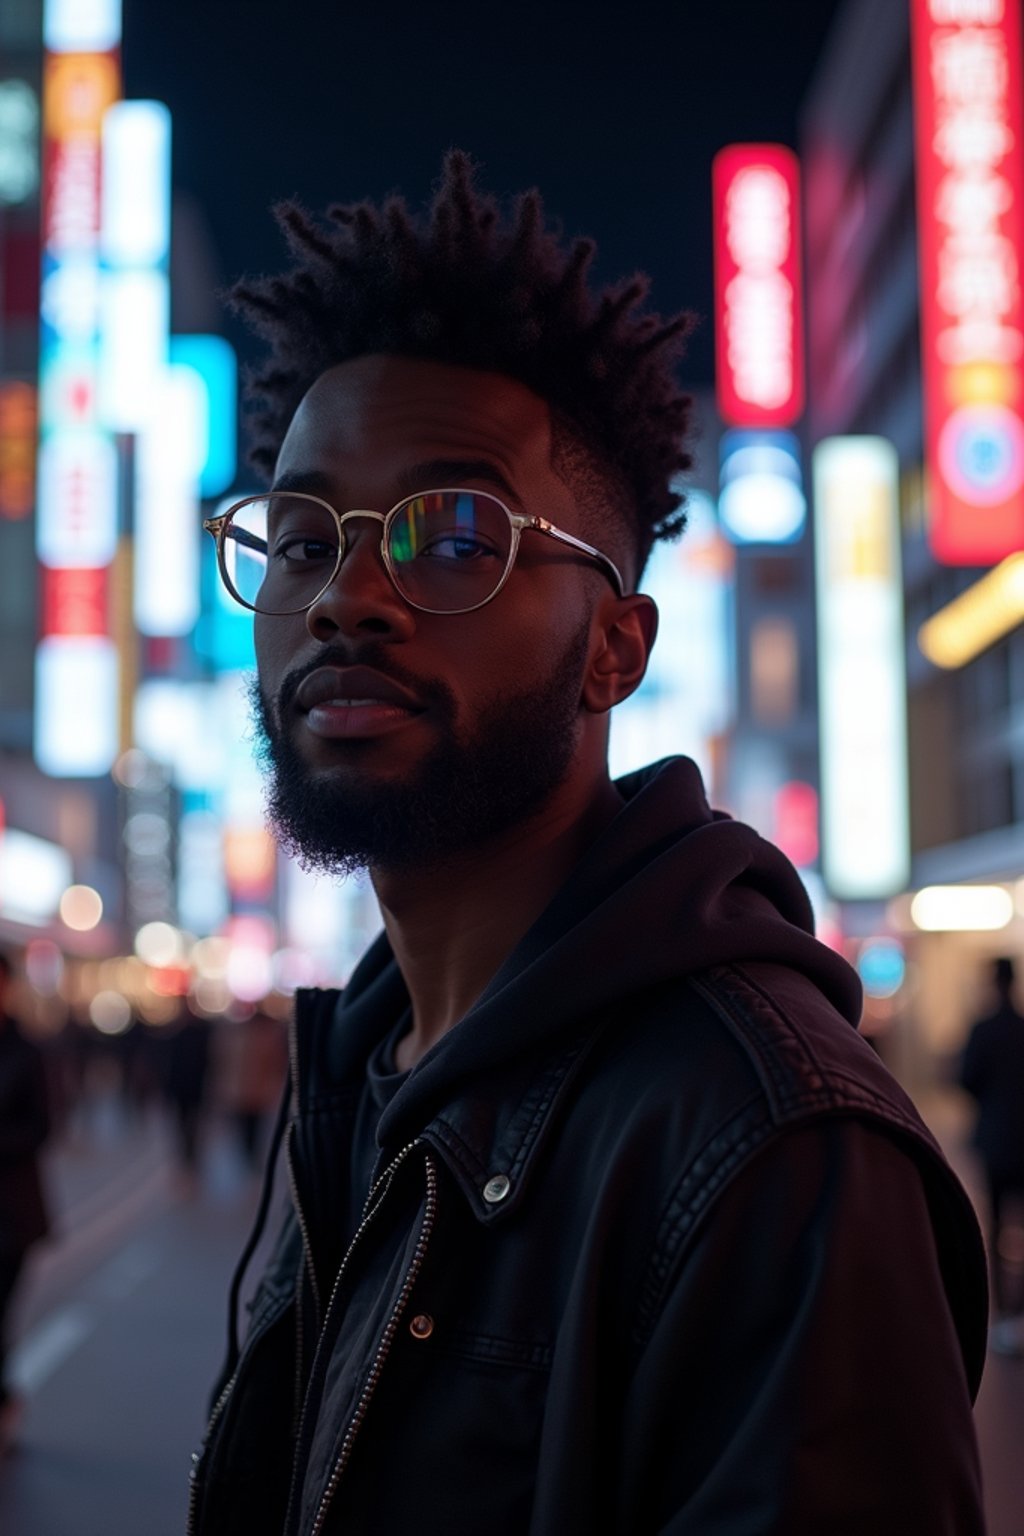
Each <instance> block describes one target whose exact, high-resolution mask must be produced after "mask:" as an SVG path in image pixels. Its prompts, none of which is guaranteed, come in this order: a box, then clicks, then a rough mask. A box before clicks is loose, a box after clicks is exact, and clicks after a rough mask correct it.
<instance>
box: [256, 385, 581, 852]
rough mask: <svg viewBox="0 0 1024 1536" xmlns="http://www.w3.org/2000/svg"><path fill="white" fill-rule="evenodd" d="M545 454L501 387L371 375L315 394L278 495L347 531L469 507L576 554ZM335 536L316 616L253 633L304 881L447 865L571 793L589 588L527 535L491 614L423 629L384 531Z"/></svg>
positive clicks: (573, 567) (529, 416) (260, 704)
mask: <svg viewBox="0 0 1024 1536" xmlns="http://www.w3.org/2000/svg"><path fill="white" fill-rule="evenodd" d="M550 449H551V431H550V419H549V414H548V410H547V407H546V406H545V404H544V403H543V401H541V400H540V399H539V397H537V396H536V395H534V394H533V393H532V391H530V390H529V389H527V388H526V387H525V386H524V385H521V384H519V383H517V382H516V381H514V380H512V379H508V378H505V377H504V376H502V375H498V374H492V373H484V372H478V371H477V370H474V369H469V368H459V367H454V366H448V365H442V364H436V363H430V362H426V361H422V360H418V359H409V358H398V357H365V358H360V359H357V360H355V361H353V362H349V363H344V364H341V365H339V366H338V367H335V368H332V369H330V370H329V371H328V372H327V373H325V374H324V375H322V377H321V378H320V379H318V381H317V382H316V384H314V385H313V387H312V388H311V389H310V391H309V392H308V394H307V395H306V397H305V399H304V400H303V401H302V404H301V405H300V407H299V409H298V411H297V412H296V415H295V418H294V420H293V422H292V424H291V427H290V428H289V431H288V434H287V436H286V438H285V441H284V444H283V445H282V449H281V453H280V456H279V459H278V464H277V474H276V478H275V486H276V487H278V488H284V489H290V490H294V491H307V492H311V493H313V494H315V495H318V496H321V497H323V498H324V499H325V500H326V501H328V502H330V504H331V505H332V506H333V507H334V508H335V509H336V510H337V511H338V512H340V513H345V512H347V511H349V510H351V509H353V508H366V509H370V510H373V511H378V512H386V511H387V510H388V509H389V508H390V507H392V506H393V505H394V504H395V503H396V502H397V501H399V500H400V499H401V498H402V497H403V496H404V495H408V494H409V493H410V492H411V491H417V490H424V491H425V490H431V489H434V488H437V487H440V486H467V487H476V488H479V489H481V490H490V491H494V492H495V493H496V494H497V495H499V496H500V497H501V499H502V500H503V501H504V502H505V503H506V504H507V505H508V506H509V507H510V508H511V509H512V511H513V512H526V513H530V514H540V515H542V516H544V517H545V518H547V519H548V520H549V521H550V522H553V523H555V524H557V525H558V526H559V527H561V528H563V529H565V530H566V531H567V532H570V533H575V534H577V535H578V536H580V537H583V538H586V537H587V530H586V528H585V527H584V525H583V522H582V519H581V516H580V513H579V510H578V508H577V506H576V505H575V503H574V500H573V497H572V495H571V493H570V491H569V490H568V488H567V486H566V485H565V484H564V482H563V481H562V480H560V479H559V478H558V476H557V475H556V474H555V473H554V472H553V470H552V469H551V467H550ZM345 533H346V537H347V540H348V546H347V551H346V555H345V559H344V561H343V563H342V567H341V570H340V571H339V572H338V574H337V576H336V578H335V580H334V582H333V583H332V585H331V587H330V588H329V589H328V592H327V593H326V594H325V595H324V596H323V597H322V598H321V599H320V600H318V602H317V603H316V604H315V605H314V606H313V608H312V609H310V610H309V612H308V613H305V614H298V615H294V616H290V617H269V616H257V618H256V653H257V660H258V668H259V676H258V683H257V685H256V687H255V688H254V690H253V704H254V711H255V716H256V722H257V728H258V730H259V732H260V734H261V737H262V740H263V747H264V755H265V757H266V759H267V761H268V762H269V765H270V767H271V770H272V783H271V796H270V816H271V821H272V824H273V825H274V827H275V830H276V831H277V833H278V835H279V836H280V838H281V839H282V841H283V843H284V844H285V846H286V847H289V848H290V849H292V850H293V851H295V852H296V853H297V854H298V855H299V857H300V858H301V859H302V860H303V861H304V862H305V863H306V864H308V865H310V866H313V867H317V868H323V869H332V870H349V869H354V868H359V867H364V866H368V867H370V868H371V869H374V870H378V871H387V870H399V869H405V868H424V867H431V866H432V865H440V864H443V863H444V861H445V859H446V858H448V857H450V856H451V855H453V854H455V853H457V852H459V851H460V850H462V849H464V848H467V847H469V846H474V845H479V844H480V843H481V842H482V841H485V840H486V839H487V838H489V837H493V836H496V835H498V834H500V833H501V832H504V831H506V830H507V829H509V828H511V827H514V826H516V825H518V824H519V823H520V822H521V821H522V820H523V819H524V818H525V817H526V816H528V815H529V814H530V813H531V812H533V811H537V810H540V809H542V808H543V806H544V804H545V802H546V801H547V800H548V799H549V798H550V797H551V796H552V794H553V793H554V791H555V790H556V789H558V788H559V786H561V785H563V784H565V783H566V782H567V781H571V779H572V775H573V773H574V770H575V768H576V767H577V759H578V750H579V745H580V739H581V732H582V729H583V726H584V724H585V721H586V711H585V710H584V708H583V706H582V704H581V686H582V680H583V677H584V673H585V670H586V667H587V662H588V654H589V650H590V629H591V624H590V619H591V613H592V609H593V604H594V593H595V576H594V574H593V571H592V569H589V568H588V567H587V566H586V565H581V563H580V561H579V560H578V558H577V557H576V556H574V555H573V554H572V552H571V551H569V550H567V549H566V548H565V547H564V546H560V545H559V544H557V543H556V542H555V541H553V540H550V539H547V538H544V537H543V536H542V535H539V534H536V533H530V532H528V533H525V534H524V535H523V538H522V542H521V545H520V549H519V555H518V557H517V560H516V565H515V568H514V570H513V572H512V574H511V576H510V577H509V580H508V581H507V583H506V585H505V586H504V588H503V589H502V591H501V592H500V593H499V594H498V596H497V597H496V598H494V600H493V601H492V602H490V603H488V604H487V605H486V606H484V607H483V608H479V609H477V610H476V611H474V612H471V613H465V614H428V613H421V612H419V611H417V610H416V609H413V608H411V607H409V606H408V604H407V603H405V601H404V600H403V599H402V598H401V597H400V596H399V594H398V593H397V592H396V590H395V589H394V587H393V586H392V584H391V582H390V580H389V578H388V576H387V573H386V571H385V569H384V566H383V562H382V560H381V555H380V538H381V525H380V523H379V522H376V521H374V520H372V519H369V518H368V519H365V520H363V519H353V520H352V521H350V522H348V523H346V524H345ZM602 580H603V578H601V577H597V578H596V582H597V586H598V589H600V583H601V582H602ZM609 590H610V589H609ZM353 669H358V671H354V670H353ZM351 699H357V700H365V701H367V702H363V703H356V704H349V703H345V702H344V701H346V700H351Z"/></svg>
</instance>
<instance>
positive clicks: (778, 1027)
mask: <svg viewBox="0 0 1024 1536" xmlns="http://www.w3.org/2000/svg"><path fill="white" fill-rule="evenodd" d="M706 976H707V979H706V980H704V979H698V978H697V977H696V976H692V977H690V985H691V986H692V987H693V989H694V991H696V992H697V993H699V994H700V995H701V996H702V997H703V998H704V999H705V1001H706V1002H708V1003H709V1004H710V1006H711V1007H712V1008H713V1009H714V1010H715V1011H716V1012H717V1013H719V1014H720V1015H724V1016H725V1017H726V1019H727V1020H728V1021H729V1023H731V1024H732V1025H733V1026H734V1027H735V1028H736V1029H737V1030H738V1031H739V1033H740V1036H741V1038H742V1041H743V1044H744V1046H745V1048H746V1050H748V1051H749V1052H750V1054H751V1055H752V1056H753V1057H754V1059H755V1060H756V1061H757V1062H758V1064H759V1066H760V1068H761V1069H762V1071H763V1072H764V1074H765V1076H766V1077H767V1078H768V1079H769V1080H770V1082H771V1085H772V1088H773V1090H774V1095H775V1097H776V1099H777V1101H778V1104H779V1107H780V1108H781V1106H782V1105H783V1104H784V1103H787V1102H790V1101H792V1100H793V1098H794V1096H795V1097H797V1098H799V1096H800V1095H799V1094H796V1095H794V1090H793V1078H794V1072H795V1066H794V1063H792V1062H789V1061H787V1060H786V1059H785V1058H786V1056H787V1055H789V1056H792V1057H795V1058H796V1059H797V1064H798V1066H799V1067H800V1068H802V1069H803V1071H804V1072H805V1073H807V1072H808V1071H809V1073H810V1076H811V1078H812V1079H813V1081H812V1082H811V1083H808V1082H807V1080H806V1078H805V1079H804V1082H803V1084H802V1085H801V1086H802V1089H803V1092H805V1093H806V1092H807V1091H808V1089H809V1088H810V1089H811V1090H812V1091H822V1090H823V1091H824V1092H825V1094H826V1097H828V1090H827V1088H826V1087H825V1080H824V1077H823V1074H822V1070H821V1066H820V1064H819V1062H818V1060H817V1058H816V1057H815V1055H814V1053H813V1051H812V1050H811V1049H810V1047H809V1046H808V1044H807V1042H806V1041H805V1040H803V1039H802V1038H801V1036H800V1035H799V1034H798V1032H797V1031H796V1030H794V1029H793V1027H792V1025H791V1024H790V1022H789V1020H788V1019H787V1018H786V1016H785V1015H784V1014H783V1013H781V1012H780V1011H779V1010H778V1008H776V1007H775V1005H774V1003H773V1002H772V1000H771V999H770V998H769V997H768V996H767V995H766V994H765V993H764V992H763V991H761V989H760V988H759V987H758V986H757V985H756V984H755V983H754V982H753V981H752V980H751V979H750V977H749V976H747V975H746V973H745V972H744V971H742V970H741V969H740V968H739V967H738V966H724V965H723V966H716V967H715V968H714V969H713V970H711V971H709V972H707V973H706ZM716 982H717V983H718V985H717V986H716V985H715V983H716ZM730 983H731V985H730ZM743 1004H746V1009H745V1010H744V1008H743V1006H742V1005H743ZM751 1014H753V1015H754V1017H753V1018H752V1017H751ZM757 1014H761V1015H762V1017H763V1018H764V1019H765V1020H766V1021H767V1022H768V1023H769V1024H770V1025H771V1026H772V1029H773V1033H774V1034H775V1036H776V1039H775V1042H774V1044H775V1049H774V1050H770V1049H766V1048H765V1046H766V1042H765V1041H764V1039H763V1038H762V1037H761V1036H759V1035H758V1034H757V1033H756V1032H755V1031H754V1030H752V1029H751V1025H752V1024H754V1023H756V1022H757V1019H756V1016H757ZM780 1057H781V1059H780Z"/></svg>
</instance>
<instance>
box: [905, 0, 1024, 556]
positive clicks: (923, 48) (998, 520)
mask: <svg viewBox="0 0 1024 1536" xmlns="http://www.w3.org/2000/svg"><path fill="white" fill-rule="evenodd" d="M911 18H912V44H913V72H914V111H915V134H916V153H917V199H918V246H919V253H920V277H921V346H922V369H923V374H924V413H925V443H926V458H927V464H928V472H929V542H930V544H931V548H932V552H933V553H934V555H935V557H936V559H938V560H940V561H943V562H944V563H946V564H949V565H992V564H995V562H996V561H998V560H1001V559H1003V558H1004V557H1005V556H1006V555H1008V554H1010V553H1012V551H1014V550H1015V549H1018V548H1020V546H1021V544H1022V543H1024V418H1022V404H1024V402H1022V399H1021V389H1022V382H1024V375H1022V361H1024V302H1022V296H1021V282H1020V270H1019V264H1020V253H1021V250H1022V249H1024V220H1022V211H1021V200H1022V196H1024V181H1022V170H1021V153H1022V127H1024V118H1022V80H1021V75H1022V64H1021V17H1020V0H913V3H912V5H911Z"/></svg>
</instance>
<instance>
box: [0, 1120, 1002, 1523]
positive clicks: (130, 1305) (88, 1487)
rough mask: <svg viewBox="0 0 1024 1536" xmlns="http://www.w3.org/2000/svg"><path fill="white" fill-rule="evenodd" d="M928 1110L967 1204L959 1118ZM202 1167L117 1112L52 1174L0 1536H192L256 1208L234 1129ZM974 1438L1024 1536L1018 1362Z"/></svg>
mask: <svg viewBox="0 0 1024 1536" xmlns="http://www.w3.org/2000/svg"><path fill="white" fill-rule="evenodd" d="M925 1107H926V1108H927V1110H928V1114H929V1118H930V1120H931V1123H932V1127H933V1129H934V1130H935V1131H936V1133H937V1134H938V1135H939V1136H940V1138H941V1139H942V1140H943V1142H944V1145H945V1147H946V1150H947V1153H948V1154H949V1155H950V1156H951V1158H952V1159H953V1161H954V1162H955V1164H956V1166H957V1168H958V1171H959V1172H960V1173H961V1175H962V1176H963V1177H964V1178H965V1180H966V1182H967V1184H968V1187H969V1188H971V1189H972V1193H973V1192H975V1186H976V1174H975V1170H974V1166H973V1159H972V1157H971V1155H970V1153H969V1152H965V1151H964V1148H963V1134H962V1133H963V1125H964V1120H963V1112H962V1106H961V1104H960V1103H959V1101H957V1100H954V1099H952V1098H949V1097H936V1098H934V1099H933V1100H931V1101H930V1102H928V1103H927V1105H926V1106H925ZM201 1167H202V1172H201V1176H200V1178H199V1180H198V1182H197V1183H196V1184H195V1185H193V1184H192V1183H191V1182H190V1181H189V1180H188V1179H183V1178H182V1176H181V1175H180V1173H179V1172H178V1170H177V1167H176V1163H175V1157H174V1142H173V1137H172V1135H171V1127H170V1125H169V1123H168V1122H166V1121H165V1120H164V1119H163V1118H162V1116H161V1114H160V1113H159V1112H158V1111H156V1110H153V1111H151V1112H149V1113H147V1114H146V1115H145V1116H144V1117H142V1118H141V1119H134V1120H126V1119H125V1118H124V1116H123V1111H122V1110H121V1108H120V1106H119V1105H118V1104H117V1103H116V1102H115V1101H113V1100H109V1099H108V1100H105V1101H101V1102H100V1103H99V1104H97V1105H94V1106H92V1113H91V1114H90V1115H89V1117H88V1118H87V1120H86V1121H85V1122H84V1123H83V1122H81V1121H79V1122H78V1123H76V1126H75V1129H74V1131H73V1133H72V1134H70V1135H69V1136H67V1137H66V1138H65V1140H64V1141H63V1143H62V1144H61V1145H60V1147H59V1148H58V1150H57V1151H55V1152H54V1154H53V1155H52V1156H51V1157H50V1159H49V1167H48V1172H49V1177H50V1182H51V1186H52V1188H53V1191H54V1194H55V1197H56V1200H55V1203H56V1204H57V1205H58V1206H59V1209H60V1210H61V1211H62V1212H63V1215H62V1218H61V1223H60V1226H61V1231H60V1235H59V1237H57V1238H56V1239H55V1240H54V1241H53V1242H51V1243H49V1244H47V1245H46V1247H45V1248H44V1249H42V1250H40V1251H39V1253H38V1254H37V1257H36V1259H35V1262H34V1264H33V1266H32V1270H31V1274H30V1279H29V1282H28V1284H27V1286H26V1293H25V1296H24V1301H23V1305H22V1306H21V1308H20V1311H19V1318H18V1320H17V1335H18V1340H19V1342H18V1346H17V1349H16V1352H15V1357H14V1362H13V1371H14V1375H15V1378H16V1380H17V1381H18V1382H19V1383H20V1385H21V1388H22V1390H23V1392H24V1394H25V1398H26V1414H25V1420H24V1426H23V1430H22V1434H21V1444H20V1446H19V1448H18V1449H17V1451H15V1452H14V1453H13V1454H12V1455H11V1456H10V1457H8V1458H7V1460H6V1461H4V1462H2V1463H0V1530H2V1531H3V1532H4V1536H182V1533H183V1532H184V1529H185V1512H186V1507H187V1501H188V1469H189V1463H190V1455H191V1452H192V1451H193V1450H194V1449H195V1447H196V1445H197V1443H198V1440H199V1438H200V1436H201V1434H202V1432H203V1428H204V1424H205V1404H206V1401H207V1394H208V1392H209V1388H210V1385H211V1382H212V1379H213V1377H214V1375H215V1373H216V1370H217V1368H218V1365H219V1362H220V1360H221V1358H222V1355H223V1350H224V1342H225V1317H226V1296H227V1288H228V1284H229V1280H230V1276H231V1273H232V1270H233V1267H234V1263H235V1260H236V1258H237V1256H238V1254H239V1252H240V1251H241V1248H242V1245H243V1243H244V1240H245V1236H246V1233H247V1231H248V1227H249V1224H250V1222H251V1219H252V1215H253V1210H254V1206H255V1200H256V1196H257V1185H256V1183H255V1181H254V1180H253V1179H252V1177H251V1176H249V1175H248V1174H247V1173H246V1172H245V1169H244V1165H243V1163H242V1160H241V1158H240V1157H239V1155H238V1152H237V1150H236V1147H235V1145H234V1140H233V1136H232V1134H231V1128H230V1127H229V1126H227V1125H226V1124H223V1123H220V1122H217V1121H215V1122H213V1123H212V1124H211V1125H210V1126H209V1127H208V1128H207V1134H206V1136H205V1138H204V1145H203V1156H202V1163H201ZM277 1198H279V1194H278V1195H275V1199H277ZM269 1226H270V1229H271V1231H272V1230H273V1227H274V1221H273V1219H272V1220H271V1221H270V1223H269ZM259 1262H260V1259H259V1254H258V1255H257V1257H256V1260H255V1262H254V1264H253V1266H252V1269H251V1276H252V1275H253V1274H254V1273H255V1272H256V1271H257V1270H258V1267H259ZM250 1283H252V1280H251V1279H250ZM977 1422H978V1428H979V1435H980V1442H981V1450H982V1461H983V1470H984V1477H985V1487H986V1506H987V1513H988V1520H989V1532H988V1536H1020V1530H1021V1523H1020V1522H1021V1510H1022V1509H1024V1462H1022V1460H1021V1456H1020V1426H1021V1424H1022V1423H1024V1356H1021V1357H1016V1358H1014V1357H1008V1356H1001V1355H996V1354H992V1353H990V1354H989V1358H988V1364H987V1367H986V1371H985V1378H984V1382H983V1384H982V1389H981V1395H980V1398H979V1401H978V1406H977Z"/></svg>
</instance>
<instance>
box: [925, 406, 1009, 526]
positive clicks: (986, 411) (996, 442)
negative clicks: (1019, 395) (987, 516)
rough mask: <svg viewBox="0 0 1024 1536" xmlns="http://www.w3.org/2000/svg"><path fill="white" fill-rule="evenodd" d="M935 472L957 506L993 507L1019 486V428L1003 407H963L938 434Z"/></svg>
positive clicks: (1006, 498)
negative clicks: (952, 496)
mask: <svg viewBox="0 0 1024 1536" xmlns="http://www.w3.org/2000/svg"><path fill="white" fill-rule="evenodd" d="M938 447H939V468H940V470H941V472H942V478H943V479H944V480H945V482H946V484H947V485H948V486H949V488H950V490H951V491H953V493H954V494H955V495H956V496H959V498H960V500H961V501H966V502H968V503H972V504H973V505H975V506H979V507H995V506H998V505H999V504H1000V503H1001V502H1004V501H1007V500H1009V498H1010V497H1011V496H1013V495H1015V494H1016V493H1017V491H1019V490H1020V488H1021V485H1022V484H1024V427H1022V426H1021V422H1020V419H1019V417H1017V416H1016V415H1015V414H1014V412H1013V411H1010V410H1007V408H1006V406H1004V405H965V406H961V408H960V409H959V410H958V411H954V412H953V414H952V416H950V418H949V420H948V421H947V422H946V425H945V426H944V427H943V429H942V431H941V432H940V433H939V445H938Z"/></svg>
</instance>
